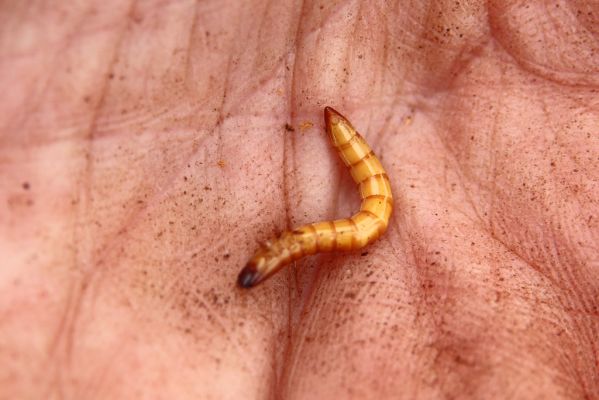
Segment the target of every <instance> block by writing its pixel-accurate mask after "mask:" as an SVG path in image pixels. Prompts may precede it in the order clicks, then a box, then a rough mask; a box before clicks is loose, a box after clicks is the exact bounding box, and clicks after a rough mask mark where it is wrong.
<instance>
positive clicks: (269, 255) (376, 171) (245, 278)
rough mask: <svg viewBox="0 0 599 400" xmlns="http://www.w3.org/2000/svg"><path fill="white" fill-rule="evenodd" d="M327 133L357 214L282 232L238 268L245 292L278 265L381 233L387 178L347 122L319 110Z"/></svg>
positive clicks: (389, 201) (351, 246) (387, 210)
mask: <svg viewBox="0 0 599 400" xmlns="http://www.w3.org/2000/svg"><path fill="white" fill-rule="evenodd" d="M324 119H325V125H326V128H327V132H328V134H329V137H330V138H331V141H332V143H333V146H334V147H335V148H336V149H337V152H338V153H339V156H340V157H341V159H342V160H343V162H344V163H345V165H346V166H347V167H348V168H349V171H350V173H351V176H352V178H353V179H354V181H355V182H356V184H357V185H358V187H359V190H360V197H361V199H362V203H361V205H360V211H358V213H356V214H355V215H353V216H352V217H351V218H345V219H338V220H335V221H325V222H317V223H313V224H308V225H304V226H301V227H299V228H297V229H295V230H293V231H286V232H284V233H283V234H282V235H281V236H280V237H279V238H277V239H274V240H272V241H267V242H266V243H264V244H263V245H262V246H261V247H260V248H259V249H258V250H257V251H256V253H255V254H254V255H253V256H252V258H251V259H250V261H249V262H248V263H247V264H246V266H245V267H244V268H243V270H242V271H241V273H240V274H239V277H238V279H237V283H238V285H239V286H241V287H243V288H250V287H252V286H255V285H256V284H258V283H260V282H262V281H264V280H265V279H266V278H268V277H269V276H271V275H272V274H274V273H275V272H277V271H278V270H279V269H281V268H282V267H283V266H285V265H287V264H289V263H291V262H292V261H295V260H297V259H299V258H301V257H304V256H307V255H312V254H315V253H321V252H331V251H350V250H355V249H359V248H361V247H364V246H366V245H368V244H369V243H372V242H373V241H375V240H376V239H378V238H379V237H380V236H381V235H382V234H383V232H385V230H386V229H387V225H388V223H389V217H390V216H391V212H392V210H393V197H392V194H391V185H390V183H389V178H388V177H387V174H386V173H385V170H384V168H383V166H382V165H381V163H380V161H379V159H378V158H377V157H376V156H375V155H374V152H373V151H372V149H371V148H370V146H368V143H366V141H365V140H364V138H363V137H362V136H361V135H360V134H359V133H358V132H356V130H355V129H354V128H353V126H352V125H351V123H350V122H349V121H348V120H347V119H346V118H345V117H343V116H342V115H341V114H339V113H338V112H337V111H335V110H333V109H332V108H331V107H325V109H324Z"/></svg>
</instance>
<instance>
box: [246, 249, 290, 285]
mask: <svg viewBox="0 0 599 400" xmlns="http://www.w3.org/2000/svg"><path fill="white" fill-rule="evenodd" d="M279 264H280V257H278V256H277V254H275V253H274V252H273V251H272V249H271V248H270V246H269V245H268V243H266V244H265V245H264V246H263V247H261V248H260V249H259V250H258V251H257V252H256V254H254V255H253V256H252V258H251V259H250V261H248V263H247V264H246V265H245V267H244V268H243V269H242V270H241V272H240V273H239V276H238V277H237V284H238V285H239V286H240V287H242V288H251V287H253V286H256V285H257V284H258V283H260V282H262V281H263V280H264V279H266V278H267V277H268V276H270V275H272V274H273V273H274V272H276V271H277V270H278V267H279Z"/></svg>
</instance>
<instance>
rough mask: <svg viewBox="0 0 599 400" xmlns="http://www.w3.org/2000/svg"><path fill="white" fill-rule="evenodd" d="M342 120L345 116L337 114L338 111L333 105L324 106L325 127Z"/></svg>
mask: <svg viewBox="0 0 599 400" xmlns="http://www.w3.org/2000/svg"><path fill="white" fill-rule="evenodd" d="M342 120H345V117H344V116H343V115H341V114H339V112H338V111H337V110H335V109H334V108H333V107H329V106H326V107H325V108H324V122H325V125H326V126H327V127H329V126H331V125H332V124H337V123H339V121H342Z"/></svg>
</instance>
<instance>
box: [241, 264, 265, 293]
mask: <svg viewBox="0 0 599 400" xmlns="http://www.w3.org/2000/svg"><path fill="white" fill-rule="evenodd" d="M259 278H260V274H259V273H258V271H256V269H255V268H253V267H252V266H249V265H246V266H245V267H244V268H243V269H242V270H241V272H240V273H239V276H238V277H237V285H238V286H239V287H240V288H244V289H249V288H251V287H253V286H254V285H255V284H257V283H258V280H259Z"/></svg>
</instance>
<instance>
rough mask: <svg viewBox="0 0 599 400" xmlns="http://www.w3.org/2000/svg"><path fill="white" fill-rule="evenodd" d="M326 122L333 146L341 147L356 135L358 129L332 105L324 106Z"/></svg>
mask: <svg viewBox="0 0 599 400" xmlns="http://www.w3.org/2000/svg"><path fill="white" fill-rule="evenodd" d="M324 122H325V125H326V128H327V132H328V134H329V136H330V138H331V140H332V141H333V146H335V147H339V146H341V145H343V144H345V143H347V142H349V140H350V139H351V138H352V137H354V136H355V134H356V131H355V129H354V127H353V126H352V125H351V124H350V122H349V121H348V120H347V118H345V117H344V116H343V115H341V114H339V113H338V112H337V111H335V110H334V109H333V108H331V107H325V108H324Z"/></svg>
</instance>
